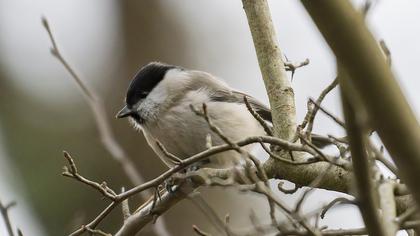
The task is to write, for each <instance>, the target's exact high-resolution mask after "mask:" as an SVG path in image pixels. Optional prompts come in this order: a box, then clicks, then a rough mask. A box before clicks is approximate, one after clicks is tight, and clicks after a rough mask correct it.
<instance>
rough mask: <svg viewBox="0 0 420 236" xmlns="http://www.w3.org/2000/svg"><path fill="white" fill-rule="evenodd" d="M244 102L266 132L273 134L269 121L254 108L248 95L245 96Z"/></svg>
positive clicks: (269, 134)
mask: <svg viewBox="0 0 420 236" xmlns="http://www.w3.org/2000/svg"><path fill="white" fill-rule="evenodd" d="M244 102H245V105H246V108H247V109H248V111H249V112H250V113H251V115H252V116H253V117H254V118H255V119H256V120H257V121H258V122H259V123H260V124H261V126H262V127H263V128H264V131H265V133H266V134H267V135H268V136H273V129H272V128H271V127H270V126H268V124H267V122H265V121H264V119H263V118H262V117H261V116H260V115H259V114H258V113H257V112H256V111H255V110H254V108H252V106H251V104H250V103H249V101H248V98H247V96H244Z"/></svg>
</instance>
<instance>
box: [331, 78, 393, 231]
mask: <svg viewBox="0 0 420 236" xmlns="http://www.w3.org/2000/svg"><path fill="white" fill-rule="evenodd" d="M344 76H345V75H344V73H343V72H339V78H340V79H344ZM347 96H348V93H346V92H345V91H343V94H342V96H341V97H342V98H341V99H342V103H343V110H344V116H345V120H346V131H347V136H348V138H349V142H350V150H351V155H352V163H353V167H354V168H353V171H354V179H355V180H356V184H355V186H356V190H357V194H356V196H357V199H358V203H359V209H360V211H361V213H362V217H363V220H364V222H365V224H366V227H367V230H368V232H369V235H384V236H385V235H388V236H392V235H390V234H386V233H387V232H386V230H385V225H384V224H383V223H382V220H381V217H380V215H379V211H378V209H379V204H378V199H379V198H378V192H377V188H376V186H375V184H374V181H373V180H372V178H373V173H372V170H371V168H372V163H371V160H369V156H367V152H366V148H365V146H366V133H364V132H366V130H363V128H362V127H363V125H362V124H361V123H362V121H361V119H360V117H357V116H356V114H355V112H356V110H355V109H354V108H353V107H351V106H350V104H349V103H348V101H347Z"/></svg>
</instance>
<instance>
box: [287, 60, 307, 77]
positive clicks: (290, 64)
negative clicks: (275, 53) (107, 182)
mask: <svg viewBox="0 0 420 236" xmlns="http://www.w3.org/2000/svg"><path fill="white" fill-rule="evenodd" d="M307 65H309V59H308V58H306V59H305V60H304V61H302V62H298V63H293V62H290V61H289V60H288V59H287V57H286V61H285V62H284V67H285V69H286V71H291V72H292V76H291V77H292V80H293V76H294V75H295V72H296V70H297V69H299V68H301V67H304V66H307Z"/></svg>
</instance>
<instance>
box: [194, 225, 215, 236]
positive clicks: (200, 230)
mask: <svg viewBox="0 0 420 236" xmlns="http://www.w3.org/2000/svg"><path fill="white" fill-rule="evenodd" d="M192 228H193V230H194V232H195V233H196V234H197V235H199V236H211V234H209V233H206V232H204V231H203V230H202V229H200V228H198V226H197V225H193V226H192Z"/></svg>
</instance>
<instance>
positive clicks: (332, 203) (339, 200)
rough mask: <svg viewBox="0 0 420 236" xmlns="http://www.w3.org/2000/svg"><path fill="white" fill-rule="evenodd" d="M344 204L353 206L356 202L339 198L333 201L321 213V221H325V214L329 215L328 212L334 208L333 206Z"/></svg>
mask: <svg viewBox="0 0 420 236" xmlns="http://www.w3.org/2000/svg"><path fill="white" fill-rule="evenodd" d="M343 203H352V204H354V201H352V200H349V199H347V198H344V197H338V198H335V199H334V200H332V201H331V202H329V203H328V204H327V205H326V206H325V207H324V208H323V209H322V211H321V215H320V217H321V219H324V217H325V214H327V212H328V211H329V210H330V209H331V208H332V207H333V206H335V205H336V204H343Z"/></svg>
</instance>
